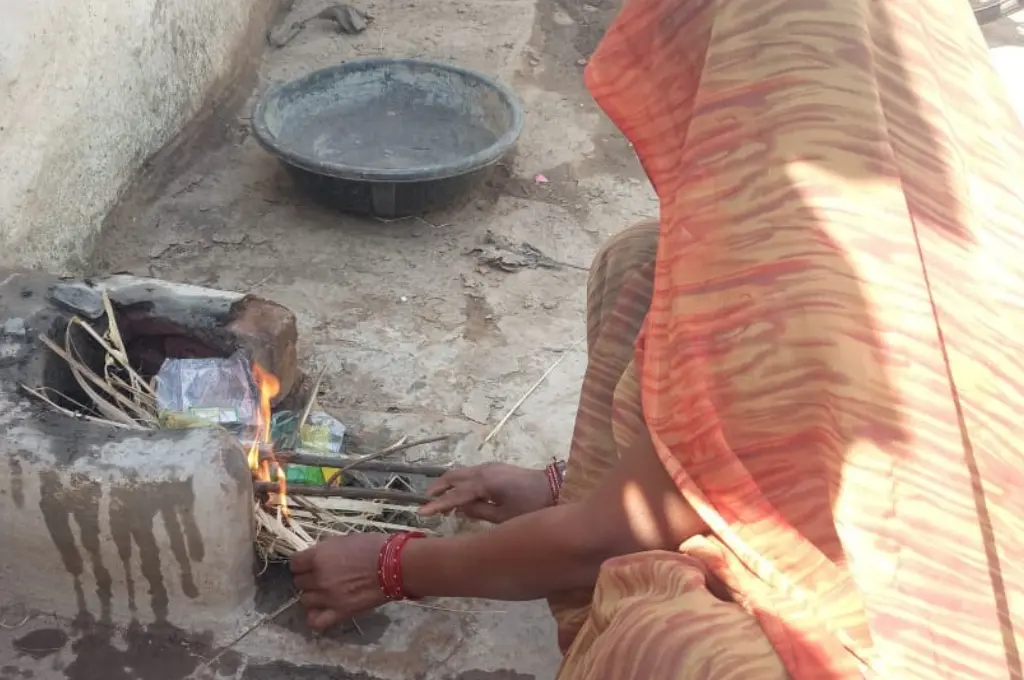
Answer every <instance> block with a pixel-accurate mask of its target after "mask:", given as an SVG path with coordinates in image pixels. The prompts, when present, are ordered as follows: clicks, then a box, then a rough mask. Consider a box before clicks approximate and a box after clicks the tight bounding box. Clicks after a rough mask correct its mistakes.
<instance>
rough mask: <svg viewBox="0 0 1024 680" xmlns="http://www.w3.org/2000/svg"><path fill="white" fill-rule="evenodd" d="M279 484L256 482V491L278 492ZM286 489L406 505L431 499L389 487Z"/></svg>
mask: <svg viewBox="0 0 1024 680" xmlns="http://www.w3.org/2000/svg"><path fill="white" fill-rule="evenodd" d="M279 491H280V485H279V484H277V483H276V482H256V493H278V492H279ZM286 491H287V493H288V495H289V496H315V497H318V498H348V499H351V500H362V501H387V502H389V503H403V504H407V505H423V504H424V503H427V502H429V501H430V500H431V499H430V497H429V496H424V495H422V494H417V493H409V492H408V491H393V490H391V489H360V488H357V487H351V486H332V487H324V486H319V485H313V484H288V485H287V487H286Z"/></svg>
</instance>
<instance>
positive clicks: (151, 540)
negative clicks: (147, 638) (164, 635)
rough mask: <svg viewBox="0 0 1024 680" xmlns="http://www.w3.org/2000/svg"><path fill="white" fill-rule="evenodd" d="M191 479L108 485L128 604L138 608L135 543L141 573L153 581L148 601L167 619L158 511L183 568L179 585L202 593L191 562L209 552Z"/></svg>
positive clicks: (158, 615)
mask: <svg viewBox="0 0 1024 680" xmlns="http://www.w3.org/2000/svg"><path fill="white" fill-rule="evenodd" d="M194 506H195V494H194V492H193V491H192V479H191V478H189V479H186V480H182V481H173V482H147V483H136V484H133V485H130V486H121V487H114V488H112V489H111V491H110V533H111V535H112V538H113V539H114V544H115V545H116V546H117V553H118V555H119V556H120V558H121V564H122V565H123V567H124V573H125V580H126V582H127V586H128V607H129V609H130V610H131V611H132V613H134V612H135V611H136V610H137V609H136V608H137V604H136V600H135V576H134V572H133V570H132V556H133V552H134V549H133V545H134V546H135V547H137V548H138V551H139V564H140V569H141V571H142V576H143V577H144V578H145V579H146V581H147V582H148V583H149V593H150V603H151V605H152V608H153V615H154V616H155V617H156V619H157V621H166V620H167V614H168V606H169V598H168V595H167V588H166V586H165V585H164V581H163V574H162V572H161V567H160V548H159V546H158V545H157V542H156V535H155V534H154V533H153V525H154V523H155V521H156V517H157V515H159V516H160V518H161V519H162V520H163V523H164V528H165V530H166V531H167V538H168V541H169V543H170V547H171V552H172V553H173V554H174V559H175V560H176V561H177V563H178V568H179V570H180V572H181V590H182V592H183V593H185V595H187V596H188V597H191V598H196V597H198V596H199V589H198V588H196V584H195V580H194V578H193V576H192V562H193V561H196V562H202V561H203V558H204V557H205V548H204V546H203V540H202V536H201V535H200V533H199V527H198V525H197V524H196V519H195V511H194Z"/></svg>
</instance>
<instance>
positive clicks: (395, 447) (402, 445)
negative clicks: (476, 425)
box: [327, 434, 451, 486]
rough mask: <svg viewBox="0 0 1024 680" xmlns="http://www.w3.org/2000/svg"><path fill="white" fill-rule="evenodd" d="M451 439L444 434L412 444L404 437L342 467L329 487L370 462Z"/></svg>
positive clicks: (448, 435)
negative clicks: (344, 475)
mask: <svg viewBox="0 0 1024 680" xmlns="http://www.w3.org/2000/svg"><path fill="white" fill-rule="evenodd" d="M449 437H451V435H450V434H442V435H437V436H435V437H427V438H426V439H414V440H413V441H411V442H407V441H406V439H408V437H402V438H401V439H399V440H398V441H397V442H395V443H394V444H392V445H391V446H389V447H387V448H386V449H381V450H380V451H375V452H374V453H368V454H366V455H365V456H361V457H359V458H356V459H355V460H353V461H351V462H350V463H347V464H345V465H343V466H342V467H340V468H338V470H337V472H335V473H334V474H333V475H331V478H330V479H328V480H327V486H330V485H331V484H334V483H335V482H336V481H338V479H340V478H341V475H342V474H344V473H345V472H348V471H349V470H351V469H352V468H357V467H359V466H360V465H364V464H365V463H368V462H370V461H372V460H376V459H378V458H382V457H383V456H387V455H390V454H392V453H398V452H399V451H405V450H406V449H411V448H412V447H414V446H422V445H424V444H433V443H434V442H440V441H444V440H446V439H448V438H449Z"/></svg>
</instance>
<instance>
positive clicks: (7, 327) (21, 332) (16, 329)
mask: <svg viewBox="0 0 1024 680" xmlns="http://www.w3.org/2000/svg"><path fill="white" fill-rule="evenodd" d="M26 333H27V331H26V329H25V320H24V319H20V318H14V319H8V320H7V321H5V322H4V335H12V336H20V337H24V336H25V334H26Z"/></svg>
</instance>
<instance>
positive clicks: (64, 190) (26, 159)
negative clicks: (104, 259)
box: [0, 0, 278, 270]
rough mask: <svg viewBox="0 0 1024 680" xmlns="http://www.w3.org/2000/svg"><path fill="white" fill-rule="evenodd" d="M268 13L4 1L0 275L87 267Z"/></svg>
mask: <svg viewBox="0 0 1024 680" xmlns="http://www.w3.org/2000/svg"><path fill="white" fill-rule="evenodd" d="M277 4H278V2H277V0H131V1H130V2H116V1H112V0H0V265H7V266H24V267H41V268H49V269H54V270H59V269H64V268H67V267H72V268H73V267H75V266H77V265H79V264H80V263H81V262H82V261H83V260H85V259H86V258H87V257H88V255H89V252H88V251H89V249H90V245H91V243H92V240H93V238H94V237H95V236H96V234H97V233H98V231H99V229H100V227H101V224H102V222H103V219H104V217H105V216H106V214H107V213H108V212H109V211H110V209H111V208H112V207H113V206H114V204H115V203H116V202H117V200H118V198H119V197H120V195H121V194H122V192H123V191H124V189H125V188H126V187H127V186H128V184H129V183H130V182H131V180H132V179H133V178H134V177H135V176H136V174H137V173H138V171H139V170H140V168H141V167H142V166H143V163H144V161H145V160H146V159H147V158H148V157H149V156H150V155H152V154H153V153H155V152H156V151H158V150H159V149H160V148H161V147H163V146H164V145H165V144H167V143H168V142H169V141H170V140H171V139H172V138H173V137H174V136H175V135H176V134H177V133H179V132H180V131H181V130H182V129H183V127H184V126H185V124H186V123H187V122H188V121H189V120H190V119H192V118H193V117H194V116H196V114H197V113H198V112H200V111H201V110H202V109H203V107H204V105H208V104H209V103H210V101H211V98H216V96H217V94H218V93H223V92H225V91H227V90H229V89H230V86H231V85H232V84H233V83H237V82H238V81H239V80H242V79H243V78H244V74H245V72H246V70H247V68H246V67H247V66H248V64H249V63H250V61H251V59H252V57H253V56H254V55H255V54H256V53H257V51H258V50H259V49H260V47H261V46H262V44H263V37H264V35H265V32H266V29H267V26H268V22H269V21H270V19H271V17H272V15H273V10H274V9H275V8H276V6H277Z"/></svg>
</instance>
